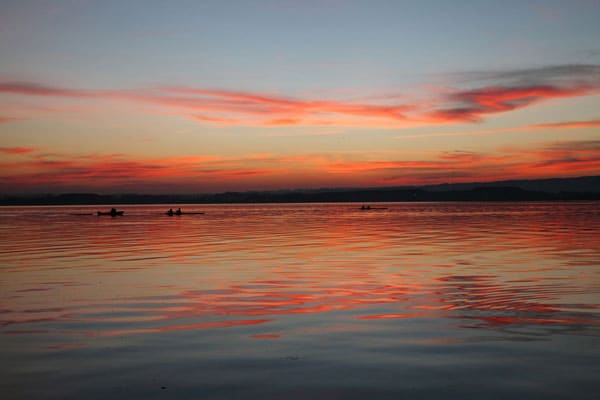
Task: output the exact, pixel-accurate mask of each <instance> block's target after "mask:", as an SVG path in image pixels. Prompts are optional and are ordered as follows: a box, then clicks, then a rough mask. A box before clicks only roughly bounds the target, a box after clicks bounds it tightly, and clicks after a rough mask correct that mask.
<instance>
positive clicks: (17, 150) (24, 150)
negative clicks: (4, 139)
mask: <svg viewBox="0 0 600 400" xmlns="http://www.w3.org/2000/svg"><path fill="white" fill-rule="evenodd" d="M34 151H36V149H34V148H30V147H0V153H4V154H28V153H32V152H34Z"/></svg>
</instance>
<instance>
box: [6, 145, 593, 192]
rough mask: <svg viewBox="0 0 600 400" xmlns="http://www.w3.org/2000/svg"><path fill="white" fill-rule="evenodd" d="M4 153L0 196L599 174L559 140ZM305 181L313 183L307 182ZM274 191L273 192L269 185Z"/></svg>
mask: <svg viewBox="0 0 600 400" xmlns="http://www.w3.org/2000/svg"><path fill="white" fill-rule="evenodd" d="M15 149H16V148H10V149H7V148H4V149H3V152H5V153H10V152H12V153H11V154H13V153H18V152H19V151H21V153H20V154H23V157H25V158H24V159H23V158H22V157H20V158H18V159H16V158H15V159H14V160H8V159H6V160H3V161H1V162H0V170H1V171H2V173H0V191H2V192H8V191H9V189H10V190H12V191H14V190H22V191H30V190H36V189H37V190H39V188H40V187H44V188H47V189H48V190H50V191H64V190H90V191H119V190H121V191H152V192H164V191H165V190H168V191H170V192H173V190H174V189H175V190H177V191H178V192H188V193H189V192H190V191H195V190H201V191H219V190H223V188H225V187H227V184H228V182H229V183H235V184H236V186H237V185H240V184H243V185H244V186H243V187H244V188H247V189H250V188H259V187H264V186H265V185H268V184H273V182H281V183H283V185H284V187H288V188H289V187H302V186H304V187H306V185H307V184H310V183H311V182H312V185H315V182H316V181H315V180H314V179H313V178H315V177H318V179H319V181H318V182H319V183H318V185H319V186H338V185H340V183H341V182H343V183H344V185H347V184H348V183H349V182H353V183H352V184H353V185H358V186H376V185H410V184H428V183H441V182H447V181H449V180H451V181H453V182H465V181H472V180H478V181H490V180H498V179H512V178H542V177H552V176H576V175H583V174H598V173H599V172H600V141H598V140H588V141H559V142H553V143H550V144H547V145H545V146H542V147H538V148H501V149H496V150H495V151H494V152H473V151H460V150H457V151H441V152H437V153H432V154H429V155H427V156H426V158H423V157H424V156H423V155H422V154H420V153H406V154H404V155H403V156H401V155H398V156H397V157H393V156H391V155H390V156H389V158H388V159H387V160H380V159H379V160H376V159H369V158H368V157H369V154H368V153H362V154H352V155H342V154H338V155H331V154H327V155H323V154H306V155H294V156H277V155H273V154H248V155H245V156H239V157H219V156H210V155H190V156H181V157H163V158H155V159H132V158H129V157H127V156H124V155H118V154H113V155H72V154H62V155H61V154H40V153H37V152H33V151H31V152H30V151H25V150H15ZM26 150H29V149H26ZM307 177H310V179H308V178H307ZM271 187H272V186H271Z"/></svg>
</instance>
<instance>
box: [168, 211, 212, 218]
mask: <svg viewBox="0 0 600 400" xmlns="http://www.w3.org/2000/svg"><path fill="white" fill-rule="evenodd" d="M165 214H167V215H168V216H169V217H172V216H173V215H202V214H204V213H203V212H181V213H176V212H172V213H170V212H168V211H167V212H166V213H165Z"/></svg>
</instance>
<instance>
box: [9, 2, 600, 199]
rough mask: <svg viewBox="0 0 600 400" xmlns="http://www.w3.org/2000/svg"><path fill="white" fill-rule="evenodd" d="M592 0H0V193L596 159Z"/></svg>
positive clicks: (562, 173) (226, 186) (595, 169)
mask: <svg viewBox="0 0 600 400" xmlns="http://www.w3.org/2000/svg"><path fill="white" fill-rule="evenodd" d="M598 20H600V2H598V1H594V0H589V1H569V2H566V1H509V2H497V1H456V2H454V1H453V2H448V1H350V0H347V1H345V0H329V1H327V0H322V1H285V0H283V1H275V0H265V1H228V2H221V1H174V2H162V1H131V2H121V1H22V0H21V1H12V0H9V1H3V2H2V4H0V194H2V193H5V194H6V193H34V192H37V193H62V192H82V191H84V192H98V193H120V192H140V193H197V192H219V191H227V190H235V191H239V190H262V189H288V188H308V187H348V186H352V187H366V186H391V185H413V184H429V183H441V182H467V181H492V180H501V179H521V178H550V177H570V176H582V175H598V174H600V24H598V23H597V22H598Z"/></svg>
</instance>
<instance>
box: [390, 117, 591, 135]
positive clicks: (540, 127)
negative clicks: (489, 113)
mask: <svg viewBox="0 0 600 400" xmlns="http://www.w3.org/2000/svg"><path fill="white" fill-rule="evenodd" d="M597 126H600V120H587V121H563V122H550V123H544V124H529V125H523V126H514V127H508V128H495V129H479V130H466V131H457V132H439V133H421V134H412V135H401V136H397V138H398V139H420V138H431V137H444V136H478V135H495V134H499V133H506V132H524V131H536V130H537V131H549V130H559V129H584V128H595V127H597Z"/></svg>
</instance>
